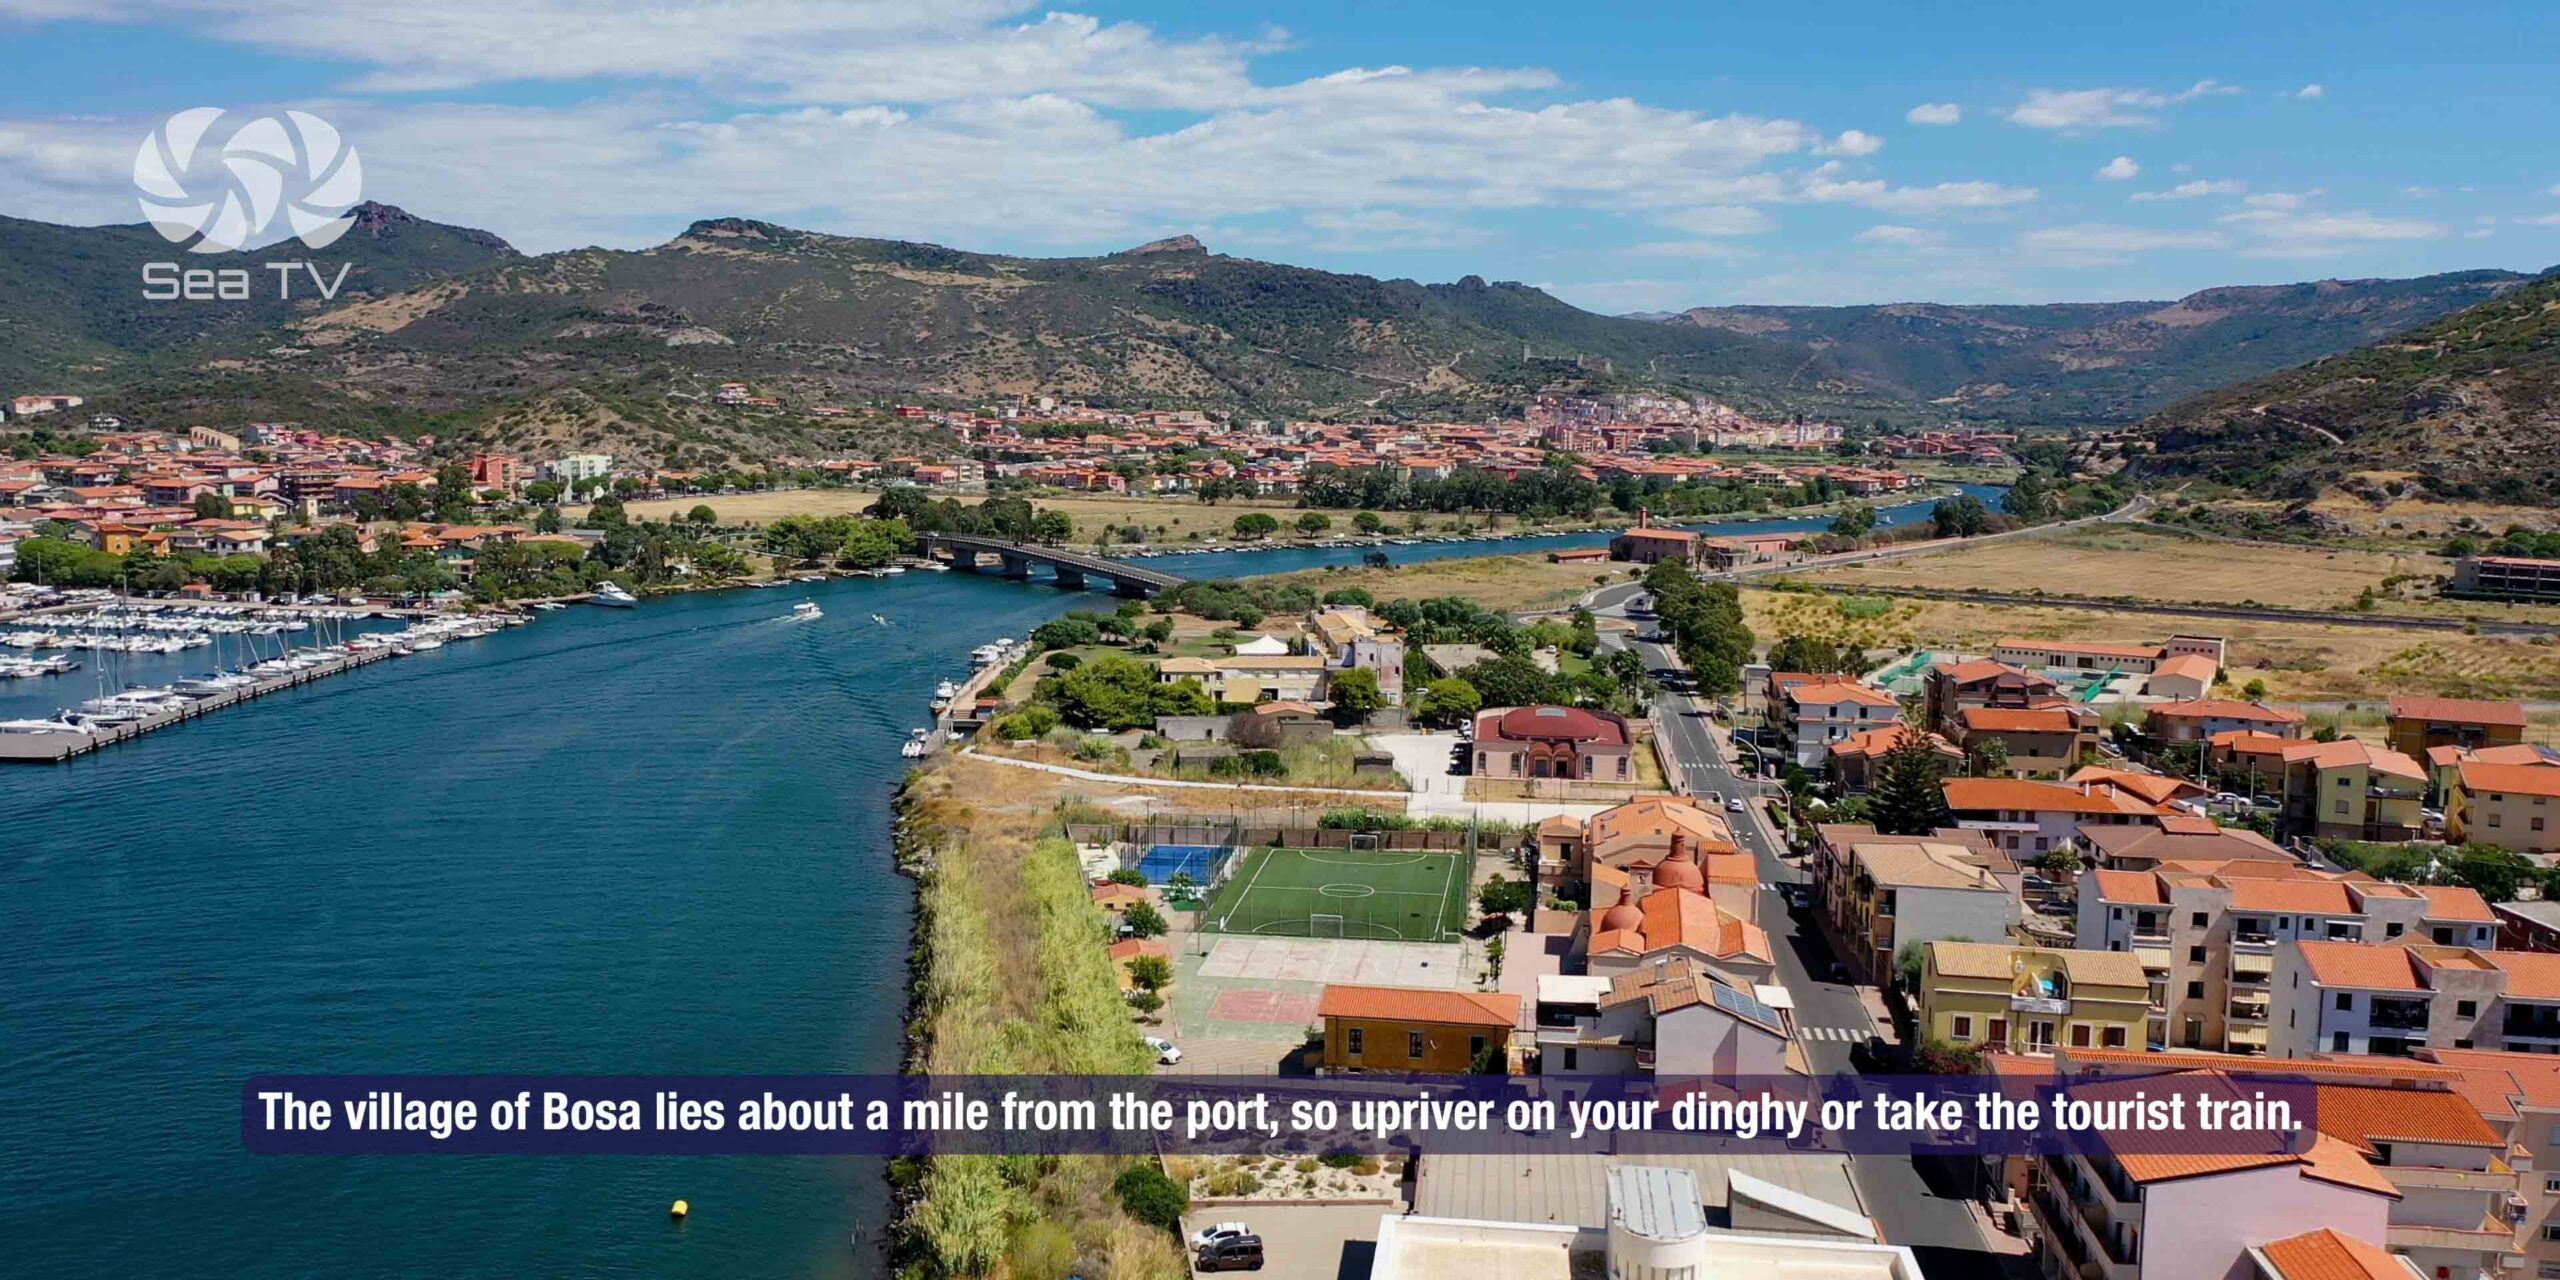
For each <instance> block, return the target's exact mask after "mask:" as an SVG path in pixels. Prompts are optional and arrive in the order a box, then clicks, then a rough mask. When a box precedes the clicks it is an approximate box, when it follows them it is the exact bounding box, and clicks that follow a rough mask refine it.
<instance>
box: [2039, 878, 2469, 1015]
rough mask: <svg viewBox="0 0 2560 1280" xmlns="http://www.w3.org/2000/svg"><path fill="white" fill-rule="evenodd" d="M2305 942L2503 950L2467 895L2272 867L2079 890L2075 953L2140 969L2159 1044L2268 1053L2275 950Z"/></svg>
mask: <svg viewBox="0 0 2560 1280" xmlns="http://www.w3.org/2000/svg"><path fill="white" fill-rule="evenodd" d="M2298 939H2310V940H2315V941H2336V942H2371V943H2388V942H2394V941H2398V940H2401V939H2408V940H2411V941H2413V942H2426V943H2431V944H2434V945H2440V946H2453V947H2471V948H2475V949H2482V950H2485V949H2488V948H2492V947H2495V946H2496V945H2497V927H2496V921H2495V918H2494V917H2493V916H2491V914H2490V912H2489V909H2488V904H2487V903H2486V902H2484V901H2482V900H2481V898H2480V895H2479V894H2478V893H2476V892H2473V891H2472V890H2469V889H2465V888H2460V887H2457V886H2450V885H2445V886H2432V885H2429V886H2413V885H2402V884H2390V883H2386V882H2382V881H2377V880H2373V879H2371V878H2369V877H2365V876H2362V875H2354V874H2343V875H2342V874H2331V873H2327V872H2321V871H2315V870H2312V869H2311V868H2309V867H2305V866H2301V865H2300V864H2297V863H2291V862H2282V861H2276V860H2271V859H2268V860H2240V861H2234V862H2228V863H2223V864H2220V865H2215V864H2212V863H2195V862H2166V863H2163V864H2161V865H2160V867H2159V869H2157V870H2153V871H2108V870H2096V871H2091V872H2089V873H2087V874H2086V875H2083V876H2082V877H2081V879H2080V898H2079V918H2078V920H2077V921H2076V929H2075V932H2074V936H2073V945H2075V946H2078V947H2080V948H2082V949H2084V950H2098V951H2126V952H2130V953H2131V954H2132V955H2133V956H2134V958H2135V959H2137V960H2140V961H2141V962H2142V964H2143V968H2144V970H2145V972H2147V973H2148V974H2149V975H2150V977H2151V984H2152V988H2153V992H2154V995H2153V1003H2154V1006H2155V1007H2154V1009H2153V1012H2152V1028H2153V1032H2154V1034H2153V1038H2152V1039H2153V1043H2155V1044H2157V1045H2161V1046H2173V1047H2177V1048H2182V1049H2207V1050H2215V1051H2221V1052H2230V1053H2252V1054H2254V1053H2264V1052H2266V1051H2267V1048H2268V1046H2269V1043H2270V1040H2271V1033H2270V1028H2269V1019H2270V1017H2271V1016H2272V1014H2273V1012H2274V1008H2273V1006H2274V1002H2275V997H2276V986H2275V983H2276V980H2275V965H2276V949H2277V947H2278V945H2279V944H2281V943H2283V942H2285V941H2288V940H2298ZM2288 989H2289V988H2288Z"/></svg>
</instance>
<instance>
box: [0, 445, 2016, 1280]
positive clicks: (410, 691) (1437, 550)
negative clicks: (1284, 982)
mask: <svg viewBox="0 0 2560 1280" xmlns="http://www.w3.org/2000/svg"><path fill="white" fill-rule="evenodd" d="M1994 496H1996V493H1995V495H1994ZM1925 513H1926V504H1920V505H1919V506H1918V508H1917V514H1919V515H1925ZM1888 514H1890V515H1891V516H1892V517H1893V518H1894V519H1895V520H1897V521H1898V520H1900V519H1907V518H1914V515H1913V513H1911V512H1909V511H1902V510H1896V511H1894V512H1890V513H1888ZM1821 523H1822V521H1820V520H1811V521H1799V522H1793V526H1792V527H1797V528H1802V527H1807V526H1808V525H1812V526H1818V525H1819V524H1821ZM1734 527H1740V526H1734ZM1748 527H1751V528H1756V529H1768V528H1783V527H1789V526H1788V525H1786V524H1775V523H1770V522H1762V523H1759V524H1754V525H1751V526H1748ZM1605 536H1606V535H1601V534H1577V535H1559V536H1554V537H1547V538H1537V539H1518V540H1511V541H1499V542H1484V543H1461V544H1426V545H1421V546H1412V547H1395V548H1390V551H1391V553H1392V554H1394V555H1395V556H1396V558H1397V559H1398V560H1399V561H1405V562H1410V561H1413V560H1421V559H1437V558H1443V557H1447V556H1457V555H1483V554H1495V553H1506V552H1523V551H1540V550H1545V549H1548V548H1550V547H1554V546H1582V545H1592V544H1594V543H1596V542H1599V541H1603V540H1605ZM1360 554H1361V553H1360V552H1359V551H1358V550H1344V549H1335V550H1313V551H1274V552H1262V553H1236V552H1215V553H1202V554H1197V555H1190V556H1179V557H1166V558H1162V559H1158V560H1154V561H1151V562H1149V563H1150V564H1152V565H1156V566H1159V567H1163V568H1167V569H1170V570H1172V571H1174V572H1177V573H1183V574H1186V575H1191V576H1220V575H1234V574H1243V573H1277V572H1282V571H1286V570H1290V569H1298V568H1308V567H1314V566H1317V565H1323V564H1339V563H1349V562H1356V561H1357V560H1358V558H1359V556H1360ZM802 599H812V600H815V601H817V602H818V603H819V604H820V605H822V606H823V607H824V608H825V610H826V616H825V617H823V618H821V619H819V620H817V621H814V622H794V621H785V620H783V618H782V615H784V614H786V613H788V612H789V610H790V607H791V605H792V604H793V603H795V602H797V601H799V600H802ZM1084 599H1086V598H1085V597H1081V596H1075V595H1070V594H1068V593H1065V592H1061V591H1058V590H1056V589H1054V588H1052V587H1049V586H1047V585H1045V583H1038V584H1034V585H1031V586H1027V587H1026V586H1025V585H1023V584H1020V583H1014V582H1006V581H1003V580H999V579H995V578H979V577H974V576H971V575H966V574H957V573H950V574H925V573H910V574H906V575H904V576H901V577H897V578H890V579H852V580H845V581H838V582H830V583H826V584H823V585H816V586H808V587H795V588H792V589H787V590H771V591H725V592H711V593H702V594H695V595H683V596H675V597H670V598H666V599H661V600H653V601H651V602H649V603H647V604H645V605H643V606H642V607H640V608H637V609H632V610H619V611H617V610H604V609H592V608H585V609H575V610H569V611H566V612H560V613H552V614H546V615H544V616H543V617H542V618H541V620H540V621H538V622H537V623H536V624H535V625H532V626H529V627H519V628H514V629H510V630H506V631H502V632H499V633H497V634H495V635H492V636H489V637H487V638H485V639H480V640H469V641H462V642H458V643H454V644H449V645H447V646H446V647H445V648H443V649H440V650H437V651H434V652H431V653H424V654H419V655H417V656H415V657H409V658H399V659H394V660H392V661H388V662H381V663H376V664H374V665H372V666H369V667H366V668H363V669H361V670H357V671H354V672H350V673H348V674H345V675H341V676H337V677H333V678H331V679H328V680H325V681H321V682H319V683H317V684H314V685H312V686H309V687H307V688H304V689H299V690H293V691H289V692H287V693H283V694H280V695H277V696H274V697H270V698H265V699H262V700H259V701H256V702H252V703H247V704H243V705H240V706H236V707H232V708H229V709H226V710H224V711H221V712H218V713H216V714H213V715H209V716H206V717H204V718H203V719H200V720H197V721H194V722H192V723H189V724H186V725H182V726H178V727H175V728H170V729H164V730H162V731H160V732H158V733H154V734H151V735H149V736H147V737H145V738H142V739H140V740H138V741H136V742H133V743H129V744H126V745H123V746H118V747H114V748H111V749H109V750H106V751H102V752H99V753H97V754H95V755H92V756H88V757H84V758H81V759H79V760H75V761H73V762H71V763H69V764H65V765H58V766H16V767H11V768H8V769H6V770H5V771H0V981H5V982H6V983H7V984H8V989H7V993H6V995H5V997H0V1203H4V1204H7V1205H8V1206H9V1207H10V1209H11V1211H12V1226H13V1231H12V1233H11V1234H12V1239H11V1241H10V1243H9V1246H8V1256H9V1257H10V1258H11V1259H13V1260H12V1261H11V1262H10V1263H9V1264H8V1265H7V1267H6V1269H7V1270H8V1271H10V1272H12V1273H14V1274H22V1275H43V1276H52V1275H131V1274H185V1275H224V1276H228V1275H371V1274H383V1273H396V1274H420V1275H428V1274H432V1275H451V1276H470V1275H487V1274H505V1275H569V1274H576V1275H583V1276H603V1277H624V1276H629V1277H641V1276H650V1277H657V1276H678V1277H691V1276H703V1277H714V1276H719V1277H728V1276H741V1275H752V1276H783V1275H790V1276H811V1275H814V1276H865V1277H868V1276H871V1275H873V1274H876V1272H877V1271H878V1266H877V1257H878V1255H877V1252H876V1250H874V1249H873V1248H872V1247H871V1241H872V1239H873V1238H874V1237H875V1236H876V1233H877V1231H878V1230H879V1225H880V1223H881V1221H882V1220H883V1218H884V1216H885V1215H886V1213H887V1197H886V1193H885V1190H884V1187H883V1185H882V1182H881V1179H880V1176H879V1172H880V1171H879V1168H878V1166H877V1165H876V1164H875V1163H871V1162H865V1161H855V1160H820V1159H692V1160H676V1159H586V1160H558V1159H555V1160H544V1159H531V1158H524V1159H515V1158H508V1159H459V1158H456V1159H438V1158H434V1157H411V1158H307V1159H286V1158H251V1157H249V1156H248V1155H246V1154H244V1153H243V1152H242V1150H241V1148H240V1142H239V1136H238V1128H237V1123H238V1119H237V1118H238V1112H237V1107H238V1097H239V1089H240V1087H241V1085H242V1083H243V1082H244V1081H245V1080H246V1079H247V1078H248V1077H249V1076H250V1075H252V1074H255V1073H260V1072H402V1071H422V1072H434V1071H454V1072H464V1071H526V1072H542V1071H559V1072H589V1073H593V1072H804V1071H805V1072H818V1071H844V1072H879V1071H891V1070H894V1069H896V1067H897V1065H898V1052H899V1048H898V1046H899V1029H900V1021H901V1018H902V1017H903V1014H904V1004H905V993H906V986H907V983H906V975H905V964H906V954H907V945H908V928H909V918H910V911H911V907H912V899H911V897H910V888H909V885H908V883H907V881H906V880H904V879H903V878H901V877H899V876H898V875H897V874H896V873H895V871H894V870H893V868H892V866H891V862H890V856H889V826H888V822H889V819H888V799H889V796H890V794H891V791H892V788H893V787H894V786H895V785H896V781H897V779H898V777H899V776H900V774H901V773H902V772H903V766H904V763H905V762H904V761H902V760H900V759H899V758H898V755H897V744H898V742H899V741H900V740H901V739H902V738H904V737H905V736H906V732H907V730H908V729H909V728H910V727H911V726H913V725H915V724H917V723H920V722H921V721H922V718H923V716H924V715H925V703H926V701H927V699H928V697H929V696H930V694H931V691H932V688H933V685H934V684H935V682H936V681H937V680H940V679H942V678H944V677H947V676H952V675H956V674H959V673H960V671H962V670H963V664H964V662H965V654H966V651H967V650H968V649H969V648H970V647H971V646H973V645H976V644H979V643H982V642H983V641H985V640H987V639H991V638H993V637H995V636H998V635H1013V636H1020V635H1024V634H1026V633H1027V632H1028V631H1029V630H1030V629H1031V628H1032V627H1033V626H1036V625H1037V624H1039V623H1040V622H1041V621H1043V620H1045V619H1047V618H1050V617H1052V616H1055V615H1056V614H1057V613H1059V612H1061V611H1062V610H1063V609H1065V608H1067V607H1070V606H1071V605H1073V604H1075V603H1077V602H1079V601H1082V600H1084ZM1092 599H1094V600H1096V601H1099V600H1101V599H1103V597H1093V598H1092ZM874 613H878V614H880V615H882V616H884V617H886V618H887V619H888V620H889V625H887V626H882V625H879V624H876V623H874V622H873V621H872V618H871V615H872V614H874ZM82 656H83V657H84V658H94V657H96V656H97V655H94V654H84V655H82ZM207 665H209V654H208V651H206V650H193V651H189V652H185V653H180V654H173V655H167V656H165V657H163V656H153V655H144V656H128V657H124V658H123V659H121V665H120V668H119V674H120V675H121V676H123V677H124V678H126V679H129V680H134V681H140V682H149V681H153V680H164V679H167V678H171V677H174V676H178V675H184V674H188V673H191V672H195V671H199V670H202V669H203V668H204V667H206V666H207ZM93 682H94V673H93V672H92V671H89V670H83V671H81V672H79V673H77V674H74V675H70V676H57V677H45V678H39V679H35V680H23V681H18V682H15V683H14V685H12V686H7V687H6V694H5V700H0V717H7V716H16V715H27V714H39V713H41V712H43V711H48V710H50V709H51V708H52V707H54V706H56V705H60V704H61V703H64V702H76V701H78V700H79V699H81V698H84V697H89V696H93V691H92V688H91V686H92V684H93ZM679 1197H681V1198H684V1199H687V1200H689V1201H691V1202H692V1207H693V1213H692V1216H691V1217H690V1218H689V1219H687V1220H686V1221H684V1222H683V1223H681V1224H678V1223H673V1222H670V1221H669V1219H668V1217H667V1214H666V1206H667V1205H668V1203H669V1202H671V1201H673V1200H675V1199H677V1198H679ZM857 1233H860V1234H862V1235H863V1238H864V1241H865V1243H864V1244H863V1246H862V1247H860V1248H856V1247H854V1246H853V1245H852V1243H851V1242H852V1240H853V1238H854V1237H855V1235H856V1234H857Z"/></svg>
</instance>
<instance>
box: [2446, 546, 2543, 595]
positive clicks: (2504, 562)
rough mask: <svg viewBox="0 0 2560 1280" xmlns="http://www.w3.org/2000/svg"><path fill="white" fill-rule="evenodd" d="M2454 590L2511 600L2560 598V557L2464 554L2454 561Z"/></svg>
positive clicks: (2459, 593) (2466, 593) (2454, 592)
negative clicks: (2556, 558) (2539, 558)
mask: <svg viewBox="0 0 2560 1280" xmlns="http://www.w3.org/2000/svg"><path fill="white" fill-rule="evenodd" d="M2451 594H2455V595H2466V596H2492V597H2497V598H2500V599H2507V600H2560V560H2535V559H2532V558H2530V557H2526V556H2464V557H2463V558H2461V559H2460V560H2456V561H2454V564H2453V587H2452V591H2451Z"/></svg>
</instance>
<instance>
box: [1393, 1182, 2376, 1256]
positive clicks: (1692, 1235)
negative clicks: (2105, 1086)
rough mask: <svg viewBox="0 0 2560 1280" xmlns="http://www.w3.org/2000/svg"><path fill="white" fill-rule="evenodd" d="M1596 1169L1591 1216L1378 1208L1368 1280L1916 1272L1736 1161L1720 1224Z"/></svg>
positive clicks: (1694, 1189)
mask: <svg viewBox="0 0 2560 1280" xmlns="http://www.w3.org/2000/svg"><path fill="white" fill-rule="evenodd" d="M1496 1158H1497V1157H1475V1156H1466V1155H1456V1156H1451V1157H1447V1158H1445V1162H1446V1163H1447V1164H1448V1165H1449V1166H1450V1167H1452V1168H1470V1171H1471V1172H1472V1169H1471V1166H1472V1165H1473V1164H1474V1163H1475V1162H1477V1161H1479V1160H1492V1159H1496ZM1499 1159H1500V1160H1502V1161H1503V1162H1504V1163H1505V1165H1506V1167H1512V1166H1517V1167H1518V1172H1516V1173H1513V1174H1512V1175H1511V1176H1509V1177H1508V1178H1505V1179H1501V1181H1506V1182H1517V1183H1523V1184H1526V1185H1529V1186H1532V1187H1539V1188H1543V1187H1545V1186H1547V1184H1549V1183H1551V1182H1555V1181H1558V1180H1559V1179H1558V1177H1557V1176H1556V1175H1555V1174H1553V1173H1550V1172H1548V1171H1546V1170H1544V1169H1541V1168H1538V1167H1535V1166H1538V1165H1544V1164H1548V1163H1551V1161H1544V1160H1540V1161H1526V1160H1523V1159H1522V1158H1520V1157H1510V1156H1505V1157H1499ZM1573 1159H1575V1160H1577V1161H1582V1160H1585V1159H1592V1160H1596V1159H1601V1157H1588V1158H1585V1157H1574V1158H1573ZM1443 1162H1444V1158H1443V1157H1439V1156H1434V1157H1432V1158H1431V1159H1430V1160H1428V1161H1426V1162H1425V1173H1424V1175H1423V1176H1424V1177H1425V1178H1426V1179H1431V1178H1433V1177H1434V1175H1433V1174H1432V1173H1431V1172H1430V1169H1431V1167H1432V1166H1436V1165H1440V1164H1442V1163H1443ZM1576 1172H1580V1170H1579V1169H1578V1167H1577V1169H1576ZM1541 1174H1546V1176H1543V1177H1542V1176H1540V1175H1541ZM1605 1175H1606V1180H1607V1181H1606V1188H1605V1198H1603V1199H1600V1200H1599V1201H1598V1202H1597V1203H1595V1204H1594V1205H1593V1206H1592V1207H1593V1210H1594V1212H1593V1213H1592V1214H1591V1216H1592V1217H1596V1218H1599V1219H1600V1222H1598V1223H1596V1224H1590V1223H1583V1222H1577V1221H1574V1220H1572V1219H1570V1218H1568V1219H1565V1220H1563V1221H1558V1220H1556V1219H1555V1217H1554V1216H1553V1215H1552V1214H1549V1215H1542V1216H1539V1217H1536V1218H1531V1217H1529V1216H1528V1214H1527V1213H1525V1212H1524V1213H1523V1214H1522V1216H1521V1219H1520V1220H1516V1221H1487V1220H1480V1219H1468V1218H1446V1217H1436V1216H1431V1215H1429V1214H1427V1213H1415V1214H1395V1213H1391V1214H1386V1215H1383V1216H1381V1217H1380V1218H1379V1220H1378V1239H1377V1245H1376V1248H1375V1250H1374V1251H1373V1252H1372V1253H1371V1255H1370V1261H1369V1271H1368V1275H1369V1280H1456V1278H1457V1277H1482V1278H1484V1280H1598V1278H1599V1277H1604V1276H1605V1277H1608V1278H1609V1280H1708V1278H1709V1277H1742V1276H1802V1277H1822V1278H1823V1280H1921V1273H1920V1264H1919V1262H1918V1260H1917V1259H1915V1258H1914V1257H1913V1256H1912V1254H1911V1251H1910V1250H1909V1249H1907V1248H1904V1247H1902V1246H1899V1245H1888V1244H1879V1243H1876V1232H1875V1227H1874V1224H1873V1222H1872V1220H1870V1219H1869V1218H1868V1217H1867V1216H1866V1215H1865V1214H1863V1213H1859V1212H1856V1211H1854V1210H1850V1209H1844V1208H1842V1207H1840V1206H1838V1205H1835V1204H1832V1203H1830V1202H1828V1201H1826V1200H1822V1199H1819V1198H1816V1197H1813V1196H1809V1195H1806V1194H1803V1193H1801V1192H1797V1191H1794V1190H1792V1189H1790V1188H1785V1187H1781V1186H1779V1185H1777V1184H1775V1183H1770V1182H1764V1181H1763V1180H1761V1179H1759V1178H1755V1177H1752V1176H1750V1175H1748V1174H1745V1173H1743V1172H1741V1171H1740V1170H1738V1169H1737V1170H1731V1171H1728V1172H1727V1173H1726V1178H1727V1180H1728V1185H1727V1187H1726V1188H1725V1195H1724V1198H1723V1202H1722V1207H1723V1210H1724V1212H1723V1214H1722V1215H1721V1216H1722V1219H1723V1225H1721V1226H1717V1225H1710V1223H1709V1220H1708V1215H1707V1212H1706V1209H1705V1205H1706V1203H1707V1197H1708V1195H1709V1192H1708V1191H1707V1189H1706V1187H1705V1186H1703V1185H1702V1184H1701V1183H1700V1181H1699V1174H1698V1172H1697V1171H1696V1170H1694V1169H1690V1168H1685V1167H1679V1166H1677V1165H1675V1164H1673V1163H1672V1161H1671V1160H1670V1159H1655V1160H1650V1161H1648V1162H1647V1163H1644V1164H1640V1165H1620V1164H1610V1165H1607V1166H1606V1168H1605ZM1421 1194H1423V1195H1424V1196H1425V1198H1426V1199H1429V1198H1432V1197H1431V1195H1430V1194H1429V1193H1427V1192H1426V1193H1421ZM1483 1198H1484V1197H1483V1196H1481V1195H1479V1196H1478V1197H1477V1199H1478V1200H1479V1201H1481V1200H1482V1199H1483ZM1505 1198H1506V1199H1510V1198H1517V1197H1505ZM2304 1280H2315V1278H2310V1277H2306V1278H2304ZM2332 1280H2335V1278H2332Z"/></svg>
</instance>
